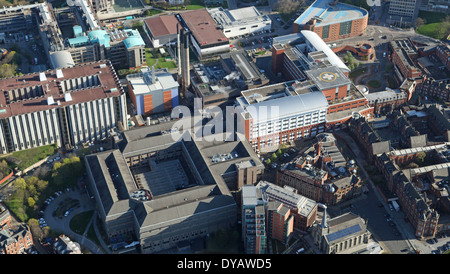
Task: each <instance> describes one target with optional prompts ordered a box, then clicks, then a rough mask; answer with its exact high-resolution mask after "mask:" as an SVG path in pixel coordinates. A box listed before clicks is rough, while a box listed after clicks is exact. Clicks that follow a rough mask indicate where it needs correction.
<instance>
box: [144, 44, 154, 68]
mask: <svg viewBox="0 0 450 274" xmlns="http://www.w3.org/2000/svg"><path fill="white" fill-rule="evenodd" d="M145 62H146V63H147V66H149V67H151V66H153V65H154V64H155V63H156V58H155V57H154V56H153V53H152V52H151V51H150V49H149V48H146V49H145Z"/></svg>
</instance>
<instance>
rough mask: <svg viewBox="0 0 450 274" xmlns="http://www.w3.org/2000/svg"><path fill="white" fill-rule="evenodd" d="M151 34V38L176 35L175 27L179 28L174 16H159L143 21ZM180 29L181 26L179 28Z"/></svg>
mask: <svg viewBox="0 0 450 274" xmlns="http://www.w3.org/2000/svg"><path fill="white" fill-rule="evenodd" d="M144 22H145V24H146V25H147V27H148V28H149V29H150V31H151V32H152V35H153V37H159V36H164V35H171V34H177V25H178V26H180V23H179V22H178V20H177V18H176V17H175V15H173V14H171V15H161V16H157V17H152V18H148V19H145V20H144ZM179 28H180V29H181V26H180V27H179Z"/></svg>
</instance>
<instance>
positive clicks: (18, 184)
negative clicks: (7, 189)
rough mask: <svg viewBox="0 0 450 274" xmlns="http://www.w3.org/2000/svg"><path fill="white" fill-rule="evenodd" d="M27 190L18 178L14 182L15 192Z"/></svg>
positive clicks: (22, 181) (21, 179)
mask: <svg viewBox="0 0 450 274" xmlns="http://www.w3.org/2000/svg"><path fill="white" fill-rule="evenodd" d="M26 188H27V183H26V182H25V180H24V179H23V178H19V179H17V180H15V181H14V189H15V190H25V189H26Z"/></svg>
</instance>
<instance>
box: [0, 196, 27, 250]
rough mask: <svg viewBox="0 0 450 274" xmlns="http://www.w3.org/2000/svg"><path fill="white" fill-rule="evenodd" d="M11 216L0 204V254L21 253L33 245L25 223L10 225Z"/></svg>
mask: <svg viewBox="0 0 450 274" xmlns="http://www.w3.org/2000/svg"><path fill="white" fill-rule="evenodd" d="M11 221H12V217H11V214H10V213H9V211H8V210H6V209H4V207H3V206H1V205H0V254H22V253H25V251H26V250H27V249H29V248H31V247H33V245H34V244H33V237H32V235H31V231H30V228H29V227H27V226H26V225H19V226H17V227H14V229H13V228H12V227H11Z"/></svg>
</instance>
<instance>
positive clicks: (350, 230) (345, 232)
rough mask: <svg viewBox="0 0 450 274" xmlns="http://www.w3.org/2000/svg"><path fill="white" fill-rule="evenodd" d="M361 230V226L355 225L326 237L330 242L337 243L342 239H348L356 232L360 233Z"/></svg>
mask: <svg viewBox="0 0 450 274" xmlns="http://www.w3.org/2000/svg"><path fill="white" fill-rule="evenodd" d="M361 230H362V229H361V226H360V225H353V226H350V227H347V228H344V229H342V230H338V231H336V232H333V233H330V234H328V235H326V237H327V239H328V241H329V242H333V241H336V240H338V239H341V238H344V237H347V236H349V235H352V234H354V233H356V232H359V231H361Z"/></svg>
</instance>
